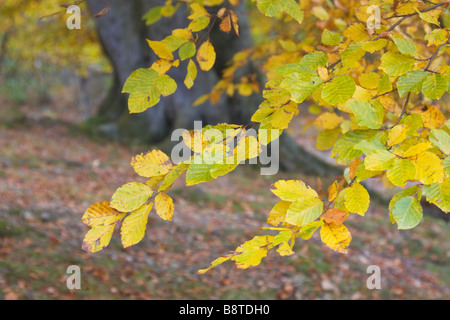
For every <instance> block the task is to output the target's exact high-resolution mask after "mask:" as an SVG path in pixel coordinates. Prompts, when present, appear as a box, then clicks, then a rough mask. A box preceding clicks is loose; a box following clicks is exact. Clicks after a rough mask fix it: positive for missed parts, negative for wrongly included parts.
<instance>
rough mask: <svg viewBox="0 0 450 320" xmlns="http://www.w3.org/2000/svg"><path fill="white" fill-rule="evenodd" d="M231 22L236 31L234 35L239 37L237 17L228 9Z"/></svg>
mask: <svg viewBox="0 0 450 320" xmlns="http://www.w3.org/2000/svg"><path fill="white" fill-rule="evenodd" d="M230 16H231V22H232V23H233V29H234V31H235V32H236V35H237V36H238V37H239V24H238V22H239V18H238V16H237V14H236V13H234V11H233V10H230Z"/></svg>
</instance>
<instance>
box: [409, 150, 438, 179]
mask: <svg viewBox="0 0 450 320" xmlns="http://www.w3.org/2000/svg"><path fill="white" fill-rule="evenodd" d="M411 161H412V162H414V163H415V165H416V176H415V179H416V180H419V181H420V182H422V183H423V184H426V185H429V184H432V183H434V182H438V183H440V182H442V181H443V180H444V168H443V167H442V160H441V159H439V157H438V156H437V155H435V154H433V153H431V152H428V151H425V152H422V153H420V154H418V155H417V156H416V157H415V158H411Z"/></svg>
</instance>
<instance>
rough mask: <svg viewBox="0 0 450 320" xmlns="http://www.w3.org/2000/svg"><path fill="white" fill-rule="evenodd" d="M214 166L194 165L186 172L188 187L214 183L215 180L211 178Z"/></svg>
mask: <svg viewBox="0 0 450 320" xmlns="http://www.w3.org/2000/svg"><path fill="white" fill-rule="evenodd" d="M213 166H214V165H213V164H206V163H199V164H196V163H192V164H191V165H190V166H189V169H188V171H187V172H186V185H187V186H192V185H195V184H198V183H202V182H209V181H213V180H214V178H213V177H212V176H211V172H210V170H211V168H212V167H213Z"/></svg>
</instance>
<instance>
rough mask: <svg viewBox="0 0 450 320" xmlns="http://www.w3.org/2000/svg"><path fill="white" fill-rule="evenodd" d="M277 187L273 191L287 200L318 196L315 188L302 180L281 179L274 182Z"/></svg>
mask: <svg viewBox="0 0 450 320" xmlns="http://www.w3.org/2000/svg"><path fill="white" fill-rule="evenodd" d="M274 187H275V189H272V190H271V191H272V192H273V193H274V194H275V195H276V196H277V197H279V198H280V199H281V200H285V201H291V202H293V201H295V200H297V199H298V198H300V197H316V198H317V197H318V195H317V192H316V191H315V190H314V189H311V188H310V187H308V186H307V185H306V184H305V183H304V182H303V181H300V180H288V181H286V180H279V181H277V182H275V184H274Z"/></svg>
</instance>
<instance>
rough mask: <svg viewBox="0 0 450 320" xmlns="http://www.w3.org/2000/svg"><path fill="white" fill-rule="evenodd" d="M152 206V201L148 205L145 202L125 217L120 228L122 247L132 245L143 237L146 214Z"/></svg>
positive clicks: (145, 226) (146, 220) (146, 219)
mask: <svg viewBox="0 0 450 320" xmlns="http://www.w3.org/2000/svg"><path fill="white" fill-rule="evenodd" d="M152 206H153V204H152V203H150V204H148V205H147V204H145V205H143V206H142V207H140V208H139V209H137V210H135V211H133V212H132V213H130V214H129V215H128V216H127V217H126V218H125V220H124V221H123V223H122V227H121V229H120V234H121V237H122V245H123V247H124V248H128V247H130V246H133V245H135V244H137V243H139V242H140V241H141V240H142V239H143V238H144V235H145V229H146V228H147V222H148V214H149V213H150V210H151V209H152Z"/></svg>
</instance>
